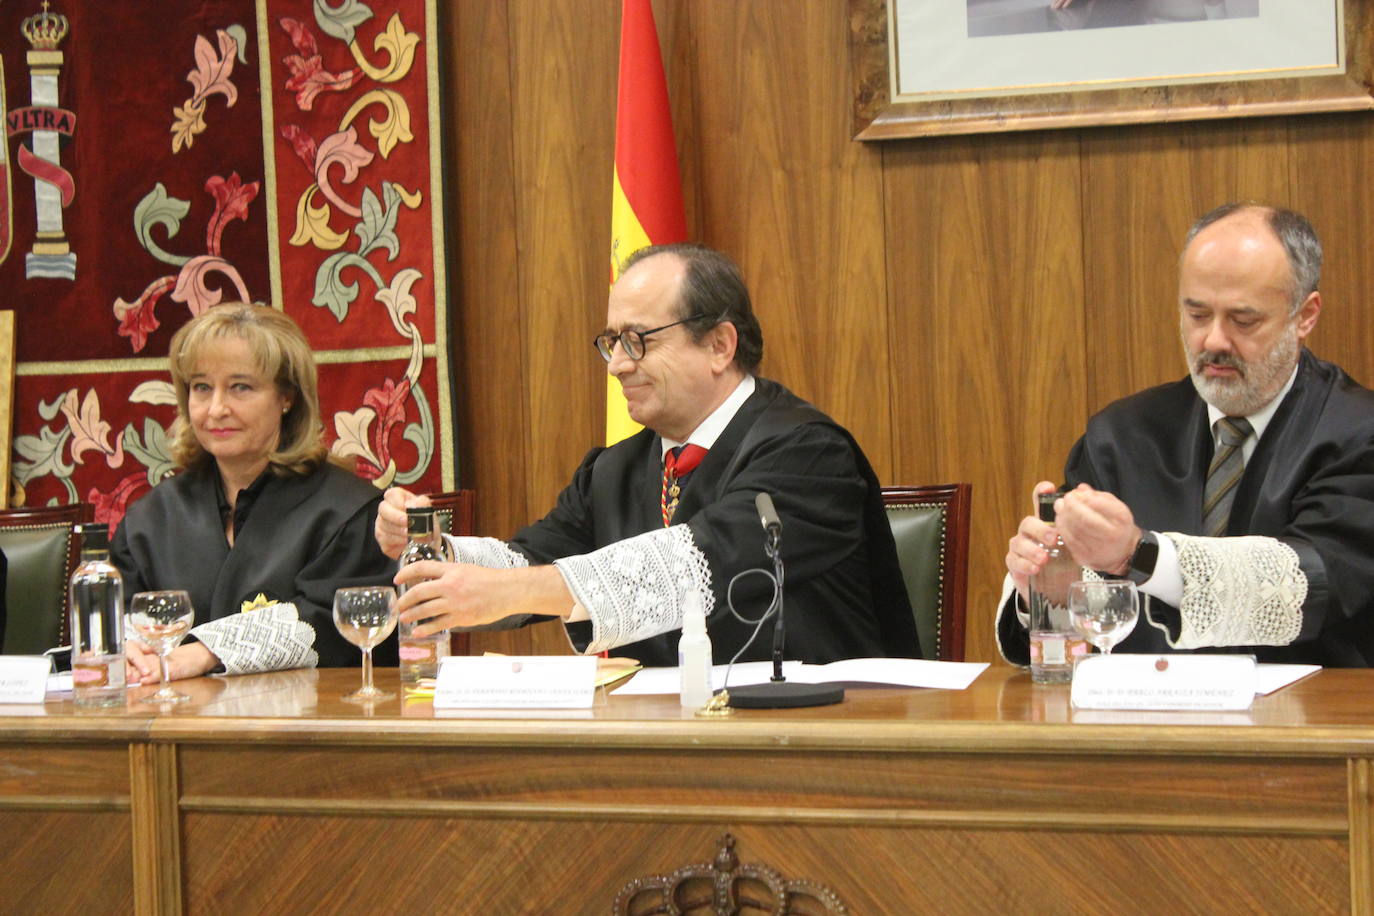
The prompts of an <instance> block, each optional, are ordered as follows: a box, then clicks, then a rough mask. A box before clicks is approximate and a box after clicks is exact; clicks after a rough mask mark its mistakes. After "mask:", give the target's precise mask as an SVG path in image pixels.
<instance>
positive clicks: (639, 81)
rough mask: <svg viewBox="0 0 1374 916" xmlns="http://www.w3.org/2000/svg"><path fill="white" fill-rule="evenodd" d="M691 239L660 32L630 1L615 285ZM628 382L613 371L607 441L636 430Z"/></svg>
mask: <svg viewBox="0 0 1374 916" xmlns="http://www.w3.org/2000/svg"><path fill="white" fill-rule="evenodd" d="M686 238H687V220H686V217H685V216H684V215H683V212H682V179H681V176H680V175H679V174H678V167H677V143H676V141H675V140H674V139H673V116H672V111H671V109H670V108H669V107H668V81H667V79H665V78H664V75H663V56H662V54H661V53H660V51H659V47H658V29H657V28H656V27H655V26H654V10H653V6H652V5H651V4H650V2H649V0H624V2H623V3H622V5H621V14H620V93H619V97H618V100H617V104H616V110H615V182H614V189H613V190H612V192H611V282H612V283H614V282H615V281H616V278H617V277H619V276H620V265H621V264H623V263H624V262H625V259H626V258H628V257H629V256H630V255H631V254H633V253H634V252H636V251H638V250H639V249H640V248H643V247H644V246H646V245H662V244H666V243H668V242H681V241H685V240H686ZM638 430H639V425H638V424H637V423H635V422H634V421H633V420H631V419H630V416H629V414H628V413H626V411H625V398H624V396H623V395H622V394H621V393H620V383H619V382H617V381H616V380H615V378H614V377H611V376H607V386H606V443H607V444H608V445H609V444H612V443H615V442H619V441H620V440H621V439H624V438H625V437H626V436H631V435H634V433H635V432H637V431H638Z"/></svg>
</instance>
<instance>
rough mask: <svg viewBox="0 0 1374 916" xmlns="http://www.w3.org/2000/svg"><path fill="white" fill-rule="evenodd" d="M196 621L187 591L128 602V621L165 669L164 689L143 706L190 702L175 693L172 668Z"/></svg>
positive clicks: (142, 596)
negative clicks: (173, 658)
mask: <svg viewBox="0 0 1374 916" xmlns="http://www.w3.org/2000/svg"><path fill="white" fill-rule="evenodd" d="M195 617H196V615H195V611H194V610H193V609H192V608H191V596H190V595H188V594H186V592H184V591H175V590H174V591H161V592H138V593H137V594H135V595H134V596H133V598H131V599H129V613H128V614H127V615H126V617H125V620H126V621H127V622H128V624H129V626H130V627H131V628H132V629H133V631H134V632H135V633H137V634H138V638H139V639H141V640H142V641H143V643H144V644H145V645H146V646H147V647H148V648H150V649H152V650H153V651H154V652H156V653H157V660H158V664H159V666H160V667H161V669H162V689H160V690H158V692H157V693H154V694H151V695H150V696H146V697H144V698H143V699H142V700H141V701H140V702H143V703H184V702H185V701H187V700H189V699H190V697H188V696H186V694H184V693H177V692H176V691H175V690H173V689H172V684H171V680H172V677H171V672H170V669H169V665H170V657H171V654H172V650H173V649H175V648H176V647H177V646H178V645H180V644H181V640H182V639H183V638H184V637H185V636H186V634H187V633H189V632H190V631H191V624H192V622H194V620H195Z"/></svg>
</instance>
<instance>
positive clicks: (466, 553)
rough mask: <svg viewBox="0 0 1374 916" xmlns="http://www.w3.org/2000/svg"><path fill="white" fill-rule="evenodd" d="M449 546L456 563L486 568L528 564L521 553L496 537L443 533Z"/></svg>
mask: <svg viewBox="0 0 1374 916" xmlns="http://www.w3.org/2000/svg"><path fill="white" fill-rule="evenodd" d="M444 537H445V539H447V540H448V544H449V547H451V548H452V549H453V559H454V560H455V561H456V562H458V563H470V564H472V565H473V566H485V567H486V568H487V569H515V568H516V567H517V566H529V565H530V561H529V558H527V557H526V556H525V555H524V554H523V553H519V552H518V551H515V550H511V548H510V547H509V546H508V545H507V544H506V542H505V541H498V540H497V539H496V538H474V537H454V536H453V535H451V534H446V535H444Z"/></svg>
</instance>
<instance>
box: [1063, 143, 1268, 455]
mask: <svg viewBox="0 0 1374 916" xmlns="http://www.w3.org/2000/svg"><path fill="white" fill-rule="evenodd" d="M1083 158H1084V169H1083V176H1084V177H1083V238H1084V257H1083V275H1084V292H1085V298H1084V303H1083V305H1084V308H1085V311H1086V316H1087V318H1086V324H1085V327H1084V331H1085V336H1084V338H1083V344H1084V346H1083V353H1082V358H1083V359H1084V360H1085V361H1086V364H1087V367H1088V405H1087V406H1088V411H1087V413H1085V414H1084V415H1083V416H1082V417H1080V418H1079V429H1080V430H1081V429H1082V427H1083V425H1084V424H1085V423H1086V422H1087V419H1088V416H1089V415H1091V414H1092V413H1095V412H1096V411H1098V410H1100V409H1102V408H1103V407H1105V406H1106V405H1107V404H1109V403H1111V402H1112V401H1114V400H1116V399H1118V398H1121V397H1125V396H1126V395H1128V394H1131V393H1133V392H1136V391H1139V390H1141V389H1142V388H1146V387H1149V386H1151V385H1158V384H1161V383H1163V382H1167V381H1173V380H1175V379H1179V378H1182V376H1183V375H1184V373H1185V372H1186V371H1187V370H1186V365H1185V363H1184V359H1183V349H1182V343H1181V342H1180V339H1179V327H1178V257H1179V254H1180V252H1181V251H1182V249H1183V238H1184V236H1185V234H1186V233H1187V231H1188V227H1189V226H1191V225H1192V223H1193V221H1194V220H1196V219H1197V218H1198V217H1199V216H1201V215H1202V214H1203V213H1206V212H1207V211H1208V210H1210V209H1212V208H1213V207H1216V206H1218V205H1220V204H1223V203H1226V202H1227V201H1231V200H1264V201H1270V200H1274V201H1279V202H1283V201H1285V200H1286V199H1287V197H1288V193H1289V182H1288V162H1289V149H1288V131H1287V122H1286V121H1284V120H1282V119H1277V118H1260V119H1256V118H1248V119H1243V120H1239V121H1204V122H1192V123H1187V124H1153V125H1139V126H1136V127H1131V128H1109V129H1100V130H1092V131H1087V132H1085V133H1084V134H1083ZM1065 454H1067V453H1065ZM1064 457H1065V455H1060V456H1059V458H1058V460H1059V462H1060V464H1059V466H1058V467H1059V468H1060V469H1062V467H1063V459H1064Z"/></svg>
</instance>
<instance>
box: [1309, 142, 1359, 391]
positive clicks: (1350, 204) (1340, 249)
mask: <svg viewBox="0 0 1374 916" xmlns="http://www.w3.org/2000/svg"><path fill="white" fill-rule="evenodd" d="M1290 137H1291V144H1292V149H1293V156H1292V159H1291V163H1290V167H1291V171H1292V175H1293V182H1292V187H1293V190H1292V195H1291V198H1290V201H1289V202H1290V205H1291V206H1292V207H1294V208H1295V209H1297V210H1298V211H1299V212H1301V213H1303V214H1304V215H1305V216H1307V218H1308V219H1310V220H1311V221H1312V224H1313V226H1314V227H1315V228H1316V230H1317V234H1318V235H1319V236H1320V237H1321V240H1322V248H1323V254H1324V259H1323V260H1324V263H1323V266H1322V282H1321V290H1322V315H1321V319H1320V320H1319V321H1318V323H1317V329H1316V330H1315V331H1314V332H1313V333H1312V335H1311V336H1310V337H1309V338H1308V344H1309V345H1310V346H1311V348H1312V351H1313V352H1314V353H1316V354H1317V355H1318V356H1320V357H1322V358H1323V359H1328V360H1331V361H1332V362H1335V363H1338V364H1340V366H1341V367H1342V368H1344V369H1345V371H1346V372H1349V373H1350V374H1351V375H1353V376H1354V377H1355V378H1356V379H1357V380H1358V381H1359V382H1360V383H1361V384H1364V385H1371V384H1374V246H1371V245H1370V239H1371V238H1374V119H1371V118H1370V117H1369V116H1368V115H1346V116H1341V117H1337V116H1331V115H1323V116H1319V117H1310V118H1293V119H1291V126H1290Z"/></svg>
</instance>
